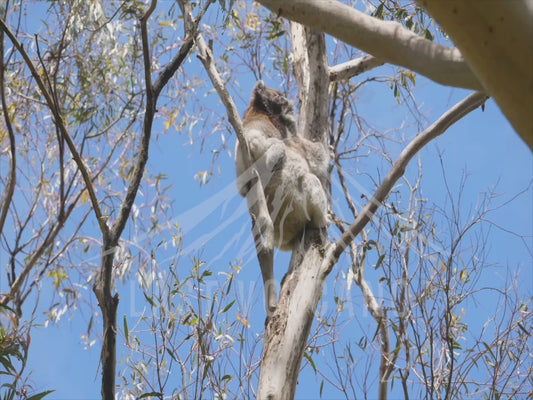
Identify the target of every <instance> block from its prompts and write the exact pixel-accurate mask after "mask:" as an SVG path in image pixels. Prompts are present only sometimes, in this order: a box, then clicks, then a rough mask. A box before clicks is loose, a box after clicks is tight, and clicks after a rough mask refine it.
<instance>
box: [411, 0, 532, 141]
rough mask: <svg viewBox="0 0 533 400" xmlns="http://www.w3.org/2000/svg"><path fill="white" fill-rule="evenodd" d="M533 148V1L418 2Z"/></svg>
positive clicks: (458, 0)
mask: <svg viewBox="0 0 533 400" xmlns="http://www.w3.org/2000/svg"><path fill="white" fill-rule="evenodd" d="M418 2H419V3H420V5H421V6H423V7H424V8H426V10H427V11H428V12H429V13H430V14H431V15H432V16H433V17H434V18H435V19H436V20H437V22H438V23H439V24H440V25H441V26H442V27H443V28H444V30H445V31H446V32H447V33H448V34H449V35H450V37H451V38H452V39H453V40H454V42H455V44H456V45H457V47H458V48H459V49H460V50H461V52H462V53H463V55H464V57H465V59H466V60H467V61H468V63H469V64H470V67H471V68H472V70H473V71H474V73H475V74H476V76H477V77H478V79H479V80H480V81H481V83H482V84H483V87H484V88H485V90H486V92H487V93H489V94H490V95H491V96H493V97H494V99H495V100H496V102H497V103H498V105H499V106H500V108H501V109H502V111H503V112H504V114H505V115H506V116H507V118H508V119H509V121H510V122H511V124H512V125H513V127H514V128H515V129H516V131H517V132H518V133H519V134H520V135H521V136H522V138H523V139H524V140H525V141H526V143H527V144H528V145H529V147H530V148H533V114H532V113H533V1H531V0H512V1H510V0H507V1H501V0H483V1H480V0H446V1H442V0H418Z"/></svg>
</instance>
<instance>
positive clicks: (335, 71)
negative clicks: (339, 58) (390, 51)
mask: <svg viewBox="0 0 533 400" xmlns="http://www.w3.org/2000/svg"><path fill="white" fill-rule="evenodd" d="M383 64H385V62H384V61H383V60H380V59H379V58H376V57H374V56H364V57H360V58H356V59H355V60H350V61H347V62H345V63H342V64H338V65H335V66H333V67H330V68H329V80H330V81H331V82H336V81H343V80H346V79H350V78H352V77H354V76H357V75H360V74H362V73H363V72H366V71H370V70H371V69H374V68H376V67H379V66H380V65H383Z"/></svg>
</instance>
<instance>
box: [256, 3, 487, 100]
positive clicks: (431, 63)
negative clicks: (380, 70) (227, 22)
mask: <svg viewBox="0 0 533 400" xmlns="http://www.w3.org/2000/svg"><path fill="white" fill-rule="evenodd" d="M259 2H260V3H261V4H263V5H264V6H265V7H267V8H269V9H270V10H272V11H273V12H274V13H276V14H278V15H280V16H282V17H285V18H288V19H290V20H292V21H296V22H299V23H301V24H303V25H306V26H308V27H312V28H315V29H318V30H320V31H323V32H325V33H328V34H330V35H332V36H334V37H336V38H338V39H340V40H342V41H343V42H345V43H348V44H350V45H352V46H354V47H357V48H359V49H361V50H363V51H366V52H367V53H369V54H371V55H373V56H375V57H377V58H379V59H381V60H382V61H384V62H388V63H391V64H396V65H400V66H402V67H405V68H408V69H411V70H413V71H415V72H418V73H420V74H422V75H424V76H426V77H428V78H429V79H432V80H434V81H435V82H438V83H441V84H443V85H447V86H455V87H463V88H467V89H475V90H483V86H482V85H481V83H480V82H479V80H478V79H477V77H476V76H475V75H474V73H473V72H472V70H471V69H470V67H469V66H468V64H467V63H466V62H465V60H464V58H463V56H462V55H461V52H460V51H459V50H458V49H456V48H454V47H446V46H441V45H439V44H436V43H433V42H431V41H430V40H427V39H425V38H422V37H420V36H418V35H416V34H415V33H413V32H411V31H410V30H408V29H407V28H404V27H403V26H402V25H400V24H399V23H397V22H391V21H381V20H378V19H376V18H373V17H370V16H368V15H366V14H364V13H362V12H359V11H357V10H356V9H354V8H352V7H350V6H348V5H346V4H342V3H340V2H339V1H335V0H292V1H286V0H259Z"/></svg>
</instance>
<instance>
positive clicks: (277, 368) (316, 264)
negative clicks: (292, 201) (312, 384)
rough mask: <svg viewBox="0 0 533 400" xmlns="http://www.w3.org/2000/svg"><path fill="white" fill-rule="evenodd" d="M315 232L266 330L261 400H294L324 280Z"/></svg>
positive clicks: (300, 253) (298, 257) (294, 262)
mask: <svg viewBox="0 0 533 400" xmlns="http://www.w3.org/2000/svg"><path fill="white" fill-rule="evenodd" d="M319 237H320V232H319V231H318V230H312V231H308V232H307V235H306V238H305V240H304V244H303V245H302V246H301V248H299V249H297V250H296V251H295V252H294V253H293V256H292V260H291V267H290V271H289V273H288V274H287V276H286V277H285V280H284V282H283V286H282V288H281V293H280V300H279V303H278V308H277V309H276V311H275V312H274V314H273V315H272V316H271V317H270V319H269V321H268V324H267V327H266V330H265V347H264V350H263V361H262V362H261V376H260V378H259V391H258V396H257V398H258V399H260V400H293V399H294V398H295V393H296V385H297V383H298V375H299V373H300V366H301V364H302V357H303V354H304V352H305V348H306V346H307V340H308V338H309V333H310V332H311V326H312V325H313V320H314V317H315V313H316V308H317V305H318V300H319V299H320V298H321V296H322V292H323V289H324V283H325V281H326V276H324V274H323V273H322V271H323V270H324V263H323V260H324V252H323V251H322V250H321V248H320V247H319V246H317V245H316V243H317V241H320V238H319Z"/></svg>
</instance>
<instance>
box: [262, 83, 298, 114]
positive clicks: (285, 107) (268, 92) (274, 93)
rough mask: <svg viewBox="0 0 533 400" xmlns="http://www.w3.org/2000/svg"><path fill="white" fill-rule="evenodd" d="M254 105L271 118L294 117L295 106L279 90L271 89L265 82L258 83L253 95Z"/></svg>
mask: <svg viewBox="0 0 533 400" xmlns="http://www.w3.org/2000/svg"><path fill="white" fill-rule="evenodd" d="M252 105H253V107H254V108H255V109H256V110H257V111H259V112H263V113H265V114H267V115H268V116H270V117H280V116H281V117H283V116H289V115H294V105H293V103H292V101H290V100H289V99H287V98H286V97H285V96H284V95H283V93H281V92H280V91H279V90H276V89H272V88H269V87H268V86H266V85H265V82H263V81H257V83H256V84H255V87H254V91H253V94H252Z"/></svg>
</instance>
